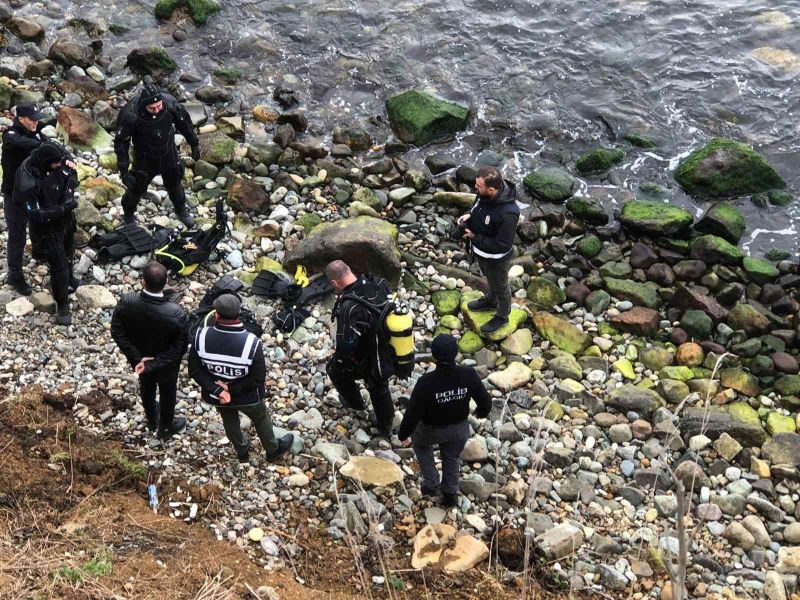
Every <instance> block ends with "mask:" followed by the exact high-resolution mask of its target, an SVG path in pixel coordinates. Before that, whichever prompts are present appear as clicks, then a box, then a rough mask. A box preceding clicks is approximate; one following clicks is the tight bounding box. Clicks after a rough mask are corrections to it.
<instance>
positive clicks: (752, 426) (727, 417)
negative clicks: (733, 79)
mask: <svg viewBox="0 0 800 600" xmlns="http://www.w3.org/2000/svg"><path fill="white" fill-rule="evenodd" d="M680 429H681V433H682V434H683V436H684V437H685V438H690V437H692V436H694V435H697V434H699V433H704V434H705V435H707V436H708V437H709V438H711V439H716V438H718V437H719V436H720V435H721V434H722V433H727V434H728V435H730V436H731V437H732V438H734V439H735V440H736V441H737V442H739V443H740V444H742V445H743V446H746V447H753V446H758V447H760V446H761V445H762V444H763V443H764V442H765V441H766V438H767V433H766V432H765V431H764V429H763V428H762V427H761V420H760V419H759V418H758V414H757V413H756V412H755V411H754V410H753V409H752V408H750V407H749V406H748V405H746V404H744V403H741V402H736V403H734V404H730V405H728V406H726V407H719V408H718V407H711V408H710V409H708V411H705V410H703V409H695V408H690V409H687V410H685V411H684V412H683V413H682V416H681V419H680Z"/></svg>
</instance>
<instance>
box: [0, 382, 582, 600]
mask: <svg viewBox="0 0 800 600" xmlns="http://www.w3.org/2000/svg"><path fill="white" fill-rule="evenodd" d="M0 398H2V399H0V598H2V599H3V600H6V599H8V600H12V599H20V600H21V599H23V598H24V599H26V600H27V599H37V600H38V599H50V598H59V599H65V600H71V599H78V598H80V599H85V598H98V599H99V598H103V599H108V598H111V599H115V600H122V599H126V600H128V599H130V600H132V599H152V600H162V599H163V600H167V599H169V600H180V599H184V598H186V599H190V598H191V599H195V600H224V599H240V598H241V599H245V598H250V599H256V600H258V598H259V596H258V595H257V590H258V589H259V588H260V587H261V586H269V587H272V588H274V590H275V592H276V593H277V594H278V597H279V598H281V600H312V599H313V600H317V599H324V598H328V599H346V598H392V599H395V598H397V599H400V598H403V599H406V598H407V599H416V598H430V599H435V598H448V599H471V598H487V599H489V598H491V599H495V600H511V599H517V598H520V597H521V589H520V588H519V586H518V585H514V583H515V582H511V583H510V584H509V585H504V584H502V583H500V582H499V581H498V579H497V578H496V577H494V576H492V575H491V574H490V573H488V572H485V571H482V570H479V569H473V570H472V571H470V572H469V573H466V574H462V575H457V576H455V575H446V574H444V573H442V572H437V571H435V570H426V571H424V573H423V572H417V571H413V570H411V569H410V564H409V563H410V559H409V554H408V552H409V546H408V545H407V544H405V543H398V544H395V542H394V541H392V540H391V539H390V538H385V537H382V538H381V539H380V540H376V539H371V540H369V541H368V542H366V544H365V545H362V546H359V547H358V555H359V556H358V560H356V559H355V558H354V554H353V551H352V550H351V549H350V547H349V546H348V545H347V544H346V543H344V542H334V541H333V540H332V539H331V538H330V537H329V536H328V534H327V533H326V532H325V531H324V529H315V528H309V527H307V526H306V525H305V524H304V523H307V521H305V519H298V522H297V523H295V524H294V527H292V528H291V531H292V532H294V533H293V535H292V534H286V533H281V535H283V536H284V537H288V538H291V539H292V541H294V542H296V543H297V544H298V545H299V546H300V547H301V548H302V552H301V553H300V554H299V555H298V556H296V557H294V558H293V559H291V560H287V563H288V564H289V566H290V568H288V569H285V570H282V571H266V570H264V569H263V568H262V567H261V566H259V565H258V564H257V563H255V562H254V561H252V560H251V559H250V557H249V556H248V555H247V553H246V552H245V551H244V550H243V549H241V548H240V547H238V546H237V545H235V544H233V543H229V542H220V541H217V540H216V539H215V538H214V536H213V535H212V534H211V532H210V531H209V530H208V529H207V528H206V527H204V526H203V525H202V524H199V523H192V524H188V523H185V522H183V521H180V520H175V519H172V518H170V517H169V516H167V515H166V514H154V513H153V512H152V511H151V510H150V508H149V506H148V504H147V494H146V485H147V478H148V476H149V474H148V473H147V472H146V470H145V468H144V467H143V465H141V464H140V463H138V462H137V461H136V456H135V455H134V454H132V453H131V452H129V451H126V450H125V449H124V448H123V447H122V444H121V443H120V442H119V441H117V440H114V439H103V438H99V437H97V436H95V435H93V434H92V433H91V432H88V431H86V430H83V429H80V428H78V427H76V425H75V423H74V422H73V420H72V418H71V410H70V409H71V407H72V406H73V405H74V399H73V398H71V397H70V395H69V393H68V391H67V390H64V392H63V393H59V394H46V393H44V392H43V390H42V389H41V388H39V387H36V386H34V387H31V388H27V389H26V390H24V391H23V392H22V393H21V394H19V395H6V394H3V393H2V392H1V391H0ZM81 402H82V403H84V404H88V405H90V410H92V412H102V411H103V410H106V409H107V408H108V407H109V406H110V405H109V404H108V401H107V399H105V398H103V397H102V396H101V395H99V394H98V395H94V396H92V397H91V398H81ZM178 490H180V492H179V491H178ZM160 491H161V493H162V494H163V497H162V498H161V502H162V510H161V511H160V512H162V513H165V512H166V511H164V510H163V507H164V506H167V505H168V501H169V500H170V498H171V496H173V495H174V496H175V498H176V499H179V498H178V496H179V495H180V496H182V498H180V499H185V498H186V495H187V494H188V495H191V496H192V498H193V500H194V501H197V502H198V504H199V505H200V513H201V514H202V513H205V514H214V512H215V511H216V510H217V502H216V500H217V498H218V497H219V492H220V490H218V489H216V488H214V487H213V486H205V487H204V488H201V489H197V488H191V487H190V486H187V485H186V484H185V482H169V483H166V484H165V483H164V482H163V481H162V482H161V489H160ZM413 528H414V524H413V523H407V524H406V523H398V525H397V527H396V530H395V532H394V535H395V537H397V538H398V539H399V538H400V537H402V536H403V535H404V534H405V535H407V536H408V537H409V538H410V537H411V536H413V531H414V530H413ZM406 541H407V540H406ZM378 543H380V546H376V545H375V544H378ZM379 549H380V550H379ZM359 563H360V564H361V566H362V567H363V568H360V567H359ZM483 568H484V569H485V568H487V567H486V564H484V565H483ZM381 573H383V574H386V575H388V579H389V581H388V582H387V583H388V585H387V586H385V587H384V588H383V589H381V588H376V587H375V586H374V585H373V584H372V581H371V578H372V576H373V575H376V574H381ZM539 587H540V586H538V585H534V590H531V591H530V592H529V593H528V594H526V596H527V597H529V598H565V597H568V596H569V594H568V593H567V592H553V593H548V592H544V591H543V590H541V589H539ZM266 597H268V596H262V598H266Z"/></svg>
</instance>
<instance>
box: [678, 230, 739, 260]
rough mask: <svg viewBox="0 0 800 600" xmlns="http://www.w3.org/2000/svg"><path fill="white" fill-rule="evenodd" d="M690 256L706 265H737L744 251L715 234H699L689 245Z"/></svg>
mask: <svg viewBox="0 0 800 600" xmlns="http://www.w3.org/2000/svg"><path fill="white" fill-rule="evenodd" d="M689 253H690V255H691V257H692V258H696V259H698V260H702V261H703V262H705V263H706V264H707V265H716V264H721V265H738V264H739V263H741V262H742V259H743V258H744V253H743V252H742V251H741V250H739V248H737V247H736V246H734V245H733V244H731V243H730V242H728V241H727V240H725V239H723V238H721V237H718V236H716V235H701V236H700V237H696V238H694V239H693V240H692V243H691V244H690V245H689Z"/></svg>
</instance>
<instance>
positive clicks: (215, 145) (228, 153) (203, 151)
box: [200, 132, 236, 165]
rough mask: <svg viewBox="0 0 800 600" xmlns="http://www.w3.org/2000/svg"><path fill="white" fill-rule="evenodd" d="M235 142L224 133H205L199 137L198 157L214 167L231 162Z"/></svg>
mask: <svg viewBox="0 0 800 600" xmlns="http://www.w3.org/2000/svg"><path fill="white" fill-rule="evenodd" d="M235 150H236V140H234V139H233V138H230V137H228V136H227V135H225V134H224V133H219V132H215V133H206V134H203V135H201V136H200V157H201V158H202V159H203V160H204V161H206V162H210V163H211V164H214V165H225V164H228V163H231V162H233V158H234V151H235Z"/></svg>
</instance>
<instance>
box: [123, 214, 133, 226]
mask: <svg viewBox="0 0 800 600" xmlns="http://www.w3.org/2000/svg"><path fill="white" fill-rule="evenodd" d="M122 224H123V225H136V213H135V212H128V211H127V210H126V211H125V213H124V214H123V216H122Z"/></svg>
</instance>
